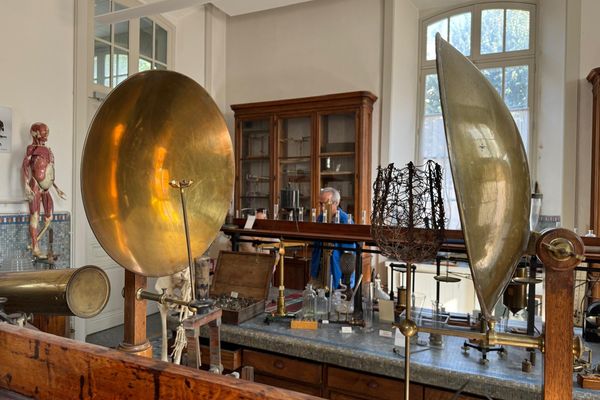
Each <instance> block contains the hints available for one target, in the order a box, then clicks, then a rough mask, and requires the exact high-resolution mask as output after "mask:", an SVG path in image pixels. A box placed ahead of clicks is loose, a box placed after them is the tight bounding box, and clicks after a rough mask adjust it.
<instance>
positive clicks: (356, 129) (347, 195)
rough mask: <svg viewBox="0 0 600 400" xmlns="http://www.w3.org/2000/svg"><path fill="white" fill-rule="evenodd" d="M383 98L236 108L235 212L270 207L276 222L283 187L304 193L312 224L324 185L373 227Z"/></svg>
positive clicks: (353, 96)
mask: <svg viewBox="0 0 600 400" xmlns="http://www.w3.org/2000/svg"><path fill="white" fill-rule="evenodd" d="M376 100H377V97H376V96H375V95H374V94H372V93H370V92H366V91H361V92H350V93H340V94H331V95H325V96H315V97H305V98H299V99H289V100H278V101H266V102H259V103H248V104H236V105H232V106H231V108H232V109H233V111H234V113H235V140H236V142H235V154H236V184H235V209H236V210H241V217H244V216H245V214H247V213H252V212H253V211H254V210H256V209H258V208H265V209H267V210H268V216H269V218H273V213H274V205H275V204H280V191H281V189H284V188H292V189H298V190H299V192H300V206H301V207H302V214H303V215H302V216H303V220H304V221H310V219H311V209H312V208H318V204H319V190H320V188H322V187H326V186H332V187H335V188H336V189H338V190H339V191H340V194H341V202H340V206H341V207H342V209H343V210H345V211H346V212H348V213H350V214H352V215H353V217H354V219H355V221H356V222H359V223H363V222H364V223H369V218H370V214H371V125H372V112H373V103H374V102H375V101H376ZM363 210H364V211H365V215H366V220H365V221H363V220H362V214H363ZM287 212H288V210H280V213H279V216H278V217H279V218H287V216H288V214H287ZM296 212H298V211H296Z"/></svg>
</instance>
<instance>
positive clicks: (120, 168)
mask: <svg viewBox="0 0 600 400" xmlns="http://www.w3.org/2000/svg"><path fill="white" fill-rule="evenodd" d="M81 169H82V174H81V175H82V182H81V187H82V196H83V202H84V207H85V211H86V215H87V217H88V220H89V223H90V226H91V228H92V231H93V232H94V234H95V235H96V238H97V239H98V241H99V242H100V244H101V245H102V247H103V248H104V250H105V251H106V252H107V253H108V254H109V255H110V256H111V257H112V258H113V259H114V260H115V261H116V262H117V263H118V264H120V265H121V266H123V267H125V268H127V269H128V270H130V271H133V272H136V273H140V274H142V275H145V276H162V275H167V274H172V273H174V272H176V271H179V270H181V269H183V268H184V267H185V266H186V265H187V251H186V242H185V233H184V226H183V217H182V209H181V199H180V194H179V191H178V190H176V189H173V188H171V187H170V186H169V181H170V180H172V179H188V180H193V181H195V182H198V183H197V184H196V185H194V187H192V188H190V189H188V190H186V191H185V196H186V204H187V210H188V218H189V225H190V242H191V247H192V252H193V255H194V256H196V255H200V254H202V253H203V252H204V251H205V250H206V248H207V247H208V246H209V244H210V243H211V242H212V240H213V239H214V237H215V236H216V234H217V233H218V230H219V229H220V227H221V224H222V223H223V221H224V219H225V214H226V212H227V209H228V207H229V204H230V201H231V197H232V194H233V179H234V161H233V148H232V145H231V139H230V135H229V132H228V131H227V127H226V125H225V121H224V120H223V116H222V115H221V112H220V111H219V109H218V107H217V106H216V104H215V103H214V101H213V100H212V99H211V97H210V96H209V95H208V93H206V91H205V90H204V89H203V88H202V87H201V86H200V85H198V84H197V83H196V82H194V81H193V80H191V79H189V78H187V77H185V76H184V75H181V74H178V73H175V72H172V71H146V72H142V73H139V74H136V75H134V76H132V77H130V78H129V79H127V80H126V81H125V82H123V83H122V84H121V85H119V86H118V87H117V88H115V90H113V91H112V92H111V93H110V95H109V96H108V97H107V98H106V99H105V101H104V103H103V104H102V106H101V107H100V109H99V110H98V112H97V113H96V115H95V117H94V120H93V122H92V124H91V126H90V129H89V132H88V137H87V139H86V144H85V148H84V152H83V160H82V166H81Z"/></svg>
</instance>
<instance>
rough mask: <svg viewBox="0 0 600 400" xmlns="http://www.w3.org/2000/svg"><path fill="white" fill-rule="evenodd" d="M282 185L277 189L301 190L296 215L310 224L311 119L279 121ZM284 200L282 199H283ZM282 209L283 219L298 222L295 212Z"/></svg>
mask: <svg viewBox="0 0 600 400" xmlns="http://www.w3.org/2000/svg"><path fill="white" fill-rule="evenodd" d="M277 126H278V129H277V131H278V141H277V142H278V143H277V145H278V149H277V164H278V172H279V174H278V182H277V189H278V190H279V194H281V190H286V189H288V190H298V193H299V196H300V197H299V207H297V209H296V210H294V211H293V212H295V213H301V214H302V219H303V220H305V221H307V220H308V219H307V216H308V212H309V211H310V208H311V192H312V190H311V189H312V179H311V177H312V174H311V172H312V167H311V164H312V158H311V154H312V131H313V118H312V116H311V115H306V116H292V117H279V119H278V125H277ZM279 199H280V200H281V196H279ZM285 206H286V205H285V204H283V205H282V207H281V209H280V211H281V213H280V214H281V215H280V216H281V217H282V218H290V217H291V218H294V216H293V215H292V210H291V209H286V208H285Z"/></svg>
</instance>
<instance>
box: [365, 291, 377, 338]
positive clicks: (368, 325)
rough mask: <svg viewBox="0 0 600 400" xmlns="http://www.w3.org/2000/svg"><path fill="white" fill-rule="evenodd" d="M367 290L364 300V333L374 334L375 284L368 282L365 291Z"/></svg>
mask: <svg viewBox="0 0 600 400" xmlns="http://www.w3.org/2000/svg"><path fill="white" fill-rule="evenodd" d="M365 288H366V290H365V295H364V297H363V299H362V308H363V321H364V322H365V326H364V328H363V331H364V332H373V330H374V329H373V290H374V288H375V284H374V283H373V282H366V284H365V285H364V287H363V289H365Z"/></svg>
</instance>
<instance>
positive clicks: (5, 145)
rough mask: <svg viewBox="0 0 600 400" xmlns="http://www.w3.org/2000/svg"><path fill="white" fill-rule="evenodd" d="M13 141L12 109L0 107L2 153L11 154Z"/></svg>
mask: <svg viewBox="0 0 600 400" xmlns="http://www.w3.org/2000/svg"><path fill="white" fill-rule="evenodd" d="M11 139H12V109H11V108H10V107H3V106H0V153H10V151H11Z"/></svg>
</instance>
